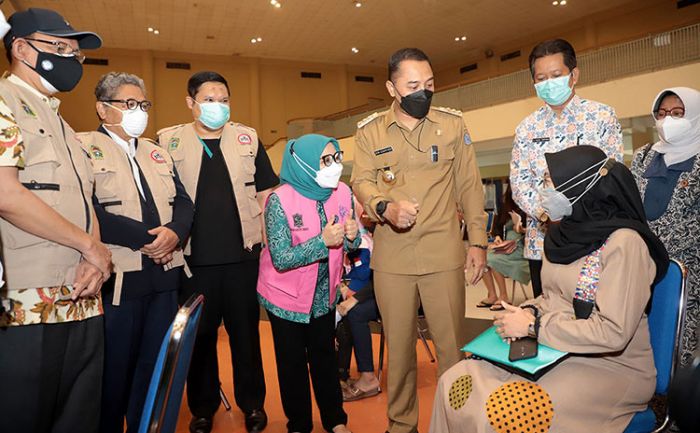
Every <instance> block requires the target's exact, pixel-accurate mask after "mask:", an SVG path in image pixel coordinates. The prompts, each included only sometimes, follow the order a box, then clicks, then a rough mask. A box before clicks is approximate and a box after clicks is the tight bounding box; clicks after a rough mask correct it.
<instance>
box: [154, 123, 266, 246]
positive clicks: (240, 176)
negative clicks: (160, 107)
mask: <svg viewBox="0 0 700 433" xmlns="http://www.w3.org/2000/svg"><path fill="white" fill-rule="evenodd" d="M158 142H159V144H160V145H161V146H162V147H163V148H165V149H168V152H170V156H172V158H173V162H174V163H175V167H176V168H177V172H178V174H179V175H180V180H182V183H183V184H184V185H185V189H186V190H187V193H188V194H189V195H190V197H192V201H193V202H195V200H196V195H197V182H198V181H199V171H200V168H201V166H202V155H203V153H204V152H203V149H202V143H201V142H200V141H199V138H197V134H196V132H195V130H194V124H193V123H187V124H183V125H177V126H172V127H170V128H165V129H161V130H160V131H158ZM221 152H222V153H223V156H224V160H225V161H226V167H227V169H228V173H229V177H230V178H231V184H232V185H233V193H234V195H235V196H236V205H237V206H238V214H239V215H240V218H241V229H242V233H243V247H244V248H246V249H251V248H252V247H253V245H255V244H257V243H260V242H262V218H261V214H262V210H261V209H260V205H259V204H258V200H257V192H256V190H255V157H256V155H257V153H258V134H257V132H255V129H253V128H249V127H247V126H245V125H241V124H239V123H233V122H229V123H227V124H226V126H224V130H223V134H222V136H221ZM190 253H191V251H190V242H189V241H188V242H187V247H186V248H185V254H186V255H189V254H190Z"/></svg>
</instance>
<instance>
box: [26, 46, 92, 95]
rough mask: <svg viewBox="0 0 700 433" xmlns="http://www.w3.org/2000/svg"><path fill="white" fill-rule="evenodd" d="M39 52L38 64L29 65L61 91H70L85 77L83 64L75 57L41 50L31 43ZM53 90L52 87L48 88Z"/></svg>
mask: <svg viewBox="0 0 700 433" xmlns="http://www.w3.org/2000/svg"><path fill="white" fill-rule="evenodd" d="M29 45H30V46H31V47H32V48H34V50H35V51H36V52H37V53H38V56H37V58H36V66H31V65H30V64H29V63H27V62H26V61H25V62H24V63H25V64H26V65H27V66H29V67H30V68H32V69H33V70H34V71H36V73H37V74H39V76H41V77H42V78H43V79H44V80H46V81H47V82H48V83H49V84H50V85H52V86H53V87H54V88H56V90H58V91H59V92H69V91H71V90H73V89H74V88H75V86H77V85H78V83H79V82H80V79H81V78H82V77H83V65H82V64H81V63H80V62H79V61H78V59H76V58H75V57H73V56H71V57H63V56H59V55H58V54H52V53H45V52H43V51H39V50H38V49H36V47H34V45H32V44H29ZM46 90H51V89H46Z"/></svg>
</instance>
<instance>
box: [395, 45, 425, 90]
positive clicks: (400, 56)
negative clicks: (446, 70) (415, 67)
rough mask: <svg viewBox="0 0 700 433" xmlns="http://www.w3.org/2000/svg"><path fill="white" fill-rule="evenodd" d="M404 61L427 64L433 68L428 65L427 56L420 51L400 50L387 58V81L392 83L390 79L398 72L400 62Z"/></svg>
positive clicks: (411, 49)
mask: <svg viewBox="0 0 700 433" xmlns="http://www.w3.org/2000/svg"><path fill="white" fill-rule="evenodd" d="M404 60H416V61H419V62H428V64H429V65H430V67H431V68H432V67H433V64H432V63H430V59H429V58H428V55H427V54H425V53H424V52H423V51H422V50H419V49H418V48H401V49H400V50H398V51H396V52H395V53H394V54H392V55H391V57H389V81H392V82H393V80H392V78H394V74H396V72H398V70H399V66H401V62H403V61H404Z"/></svg>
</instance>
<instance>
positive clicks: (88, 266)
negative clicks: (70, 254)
mask: <svg viewBox="0 0 700 433" xmlns="http://www.w3.org/2000/svg"><path fill="white" fill-rule="evenodd" d="M104 281H105V279H104V278H103V275H102V272H101V271H100V270H99V269H98V268H97V266H95V265H93V264H92V263H90V262H88V261H87V260H81V261H80V263H79V264H78V267H77V268H76V270H75V281H74V282H73V292H72V293H71V299H72V300H73V301H77V300H78V298H89V297H91V296H95V295H97V294H98V293H99V292H100V288H101V287H102V283H104Z"/></svg>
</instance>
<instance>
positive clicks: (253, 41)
mask: <svg viewBox="0 0 700 433" xmlns="http://www.w3.org/2000/svg"><path fill="white" fill-rule="evenodd" d="M257 42H258V40H257V39H255V38H253V39H251V40H250V43H251V44H255V43H257Z"/></svg>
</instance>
